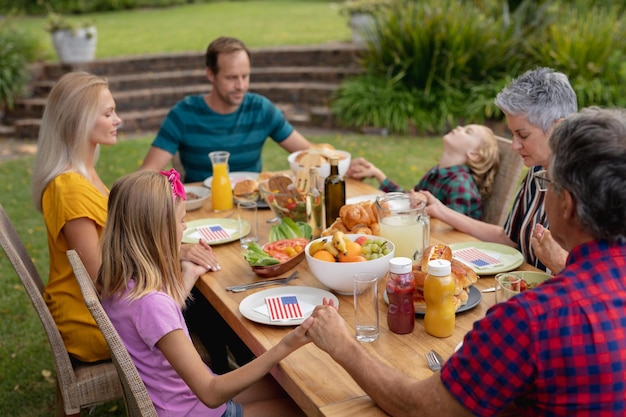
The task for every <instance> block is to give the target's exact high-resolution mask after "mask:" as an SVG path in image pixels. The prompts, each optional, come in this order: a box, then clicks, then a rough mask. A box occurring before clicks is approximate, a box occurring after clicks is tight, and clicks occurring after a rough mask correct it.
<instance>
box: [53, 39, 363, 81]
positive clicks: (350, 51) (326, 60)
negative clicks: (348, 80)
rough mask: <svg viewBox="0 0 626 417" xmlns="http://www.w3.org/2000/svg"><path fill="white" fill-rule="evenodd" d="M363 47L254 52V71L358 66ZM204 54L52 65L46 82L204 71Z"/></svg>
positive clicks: (349, 45) (325, 46) (339, 45)
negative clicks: (77, 73) (86, 75)
mask: <svg viewBox="0 0 626 417" xmlns="http://www.w3.org/2000/svg"><path fill="white" fill-rule="evenodd" d="M362 51H363V47H362V46H359V45H357V44H353V43H340V42H337V43H327V44H322V45H314V46H280V47H267V48H252V49H250V55H251V63H252V67H253V68H262V67H295V66H304V67H335V68H341V67H358V57H359V54H360V53H361V52H362ZM205 66H206V64H205V58H204V51H202V52H200V53H199V52H181V53H172V54H163V55H161V54H158V55H138V56H133V57H121V58H108V59H98V60H96V61H93V62H86V63H82V64H75V65H68V64H58V63H55V64H50V65H46V67H45V70H44V74H43V76H44V78H45V79H53V80H54V79H58V78H59V77H61V76H62V75H63V74H65V73H66V72H68V71H73V70H83V71H88V72H91V73H93V74H99V75H105V76H112V75H122V74H133V73H135V74H137V73H151V72H162V71H175V70H185V69H189V70H194V69H198V68H201V69H204V68H205Z"/></svg>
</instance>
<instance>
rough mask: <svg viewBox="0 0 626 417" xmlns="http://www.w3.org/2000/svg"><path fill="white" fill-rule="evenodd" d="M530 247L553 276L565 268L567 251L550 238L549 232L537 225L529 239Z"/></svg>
mask: <svg viewBox="0 0 626 417" xmlns="http://www.w3.org/2000/svg"><path fill="white" fill-rule="evenodd" d="M530 245H531V247H532V248H533V252H535V256H537V258H539V260H540V261H541V263H542V264H544V265H545V266H546V267H548V269H550V271H551V272H552V273H553V274H558V273H559V272H561V270H562V269H563V268H565V261H566V260H567V251H566V250H565V249H563V248H562V247H561V246H560V245H559V244H558V243H557V242H556V240H554V238H553V237H552V233H550V230H548V229H546V228H545V227H543V225H542V224H539V223H537V224H536V225H535V228H534V229H533V233H532V236H531V237H530Z"/></svg>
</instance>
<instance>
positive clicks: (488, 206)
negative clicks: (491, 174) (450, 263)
mask: <svg viewBox="0 0 626 417" xmlns="http://www.w3.org/2000/svg"><path fill="white" fill-rule="evenodd" d="M496 141H497V143H498V154H499V156H500V167H499V168H498V172H497V174H496V177H495V180H494V183H493V191H492V192H491V195H490V196H489V198H487V199H486V200H485V201H484V202H483V221H485V222H487V223H491V224H497V225H499V226H503V225H504V222H505V221H506V217H507V215H508V214H509V211H510V210H511V205H512V201H513V197H514V196H515V192H516V191H517V185H518V183H519V179H520V175H521V173H522V169H523V168H524V161H523V160H522V158H520V156H519V155H518V153H517V152H515V151H514V150H513V148H512V147H511V146H512V142H511V140H510V139H506V138H503V137H500V136H496Z"/></svg>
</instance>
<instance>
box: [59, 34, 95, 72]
mask: <svg viewBox="0 0 626 417" xmlns="http://www.w3.org/2000/svg"><path fill="white" fill-rule="evenodd" d="M97 41H98V33H97V31H96V28H95V26H90V27H86V28H79V29H75V30H57V31H55V32H52V44H53V45H54V49H55V50H56V52H57V56H58V58H59V61H60V62H62V63H66V64H77V63H81V62H88V61H93V59H94V57H95V55H96V43H97Z"/></svg>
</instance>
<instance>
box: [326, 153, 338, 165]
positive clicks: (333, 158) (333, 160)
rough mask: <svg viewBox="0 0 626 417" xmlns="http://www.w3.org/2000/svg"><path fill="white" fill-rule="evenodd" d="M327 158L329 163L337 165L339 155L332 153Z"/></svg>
mask: <svg viewBox="0 0 626 417" xmlns="http://www.w3.org/2000/svg"><path fill="white" fill-rule="evenodd" d="M328 159H329V160H330V164H331V165H339V157H338V156H337V155H333V156H331V157H330V158H328Z"/></svg>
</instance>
